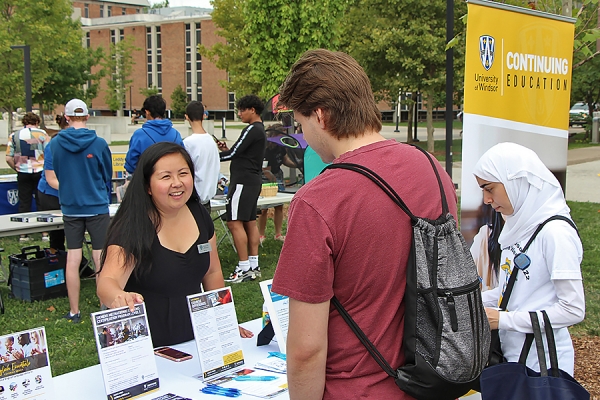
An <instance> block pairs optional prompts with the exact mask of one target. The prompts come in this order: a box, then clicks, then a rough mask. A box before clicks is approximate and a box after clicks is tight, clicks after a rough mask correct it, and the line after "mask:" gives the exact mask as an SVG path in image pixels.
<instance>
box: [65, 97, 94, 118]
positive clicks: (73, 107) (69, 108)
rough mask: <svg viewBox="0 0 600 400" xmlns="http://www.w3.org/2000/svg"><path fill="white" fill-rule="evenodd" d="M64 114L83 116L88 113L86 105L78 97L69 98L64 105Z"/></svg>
mask: <svg viewBox="0 0 600 400" xmlns="http://www.w3.org/2000/svg"><path fill="white" fill-rule="evenodd" d="M65 115H66V116H67V117H85V116H86V115H88V108H87V105H86V104H85V102H83V101H82V100H79V99H73V100H69V102H68V103H67V104H66V105H65Z"/></svg>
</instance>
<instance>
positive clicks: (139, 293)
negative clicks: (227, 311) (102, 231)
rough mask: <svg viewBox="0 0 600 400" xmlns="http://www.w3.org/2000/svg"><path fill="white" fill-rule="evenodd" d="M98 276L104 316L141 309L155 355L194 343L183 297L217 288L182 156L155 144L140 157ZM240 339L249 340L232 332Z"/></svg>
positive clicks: (204, 215) (213, 254)
mask: <svg viewBox="0 0 600 400" xmlns="http://www.w3.org/2000/svg"><path fill="white" fill-rule="evenodd" d="M101 264H102V266H101V269H100V272H99V273H98V289H97V291H98V297H99V298H100V300H101V301H102V303H103V304H106V305H108V306H109V307H110V308H116V307H123V306H129V307H130V308H131V309H132V310H133V307H134V304H136V303H141V302H142V301H145V302H146V312H147V315H148V324H149V325H150V331H151V333H152V342H153V344H154V346H155V347H157V346H167V345H172V344H176V343H181V342H184V341H188V340H191V339H193V338H194V334H193V329H192V324H191V321H190V317H189V313H188V307H187V303H186V296H187V295H190V294H195V293H198V292H201V291H202V289H201V287H200V285H201V284H202V287H203V288H204V289H205V290H213V289H218V288H222V287H223V286H224V281H223V273H222V272H221V262H220V261H219V255H218V254H217V243H216V237H215V233H214V226H213V224H212V220H211V218H210V215H209V214H208V212H207V211H206V209H204V208H203V207H201V206H200V203H199V202H198V194H197V193H196V191H195V190H194V166H193V164H192V160H191V159H190V156H189V155H188V153H187V152H186V151H185V149H184V148H183V147H181V146H179V145H177V144H173V143H167V142H162V143H157V144H154V145H152V146H150V147H149V148H148V149H147V150H146V151H145V152H144V153H143V154H142V156H141V157H140V161H139V164H138V168H137V172H136V173H135V174H134V175H133V179H132V180H131V183H130V184H129V188H128V190H127V192H126V194H125V197H124V199H123V202H122V203H121V206H120V207H119V210H118V211H117V214H116V215H115V217H114V219H113V221H112V223H111V226H110V228H109V231H108V233H107V240H106V245H105V248H104V250H103V251H102V263H101ZM240 334H241V335H242V337H251V336H252V333H251V332H249V331H246V330H245V329H242V328H240Z"/></svg>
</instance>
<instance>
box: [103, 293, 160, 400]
mask: <svg viewBox="0 0 600 400" xmlns="http://www.w3.org/2000/svg"><path fill="white" fill-rule="evenodd" d="M92 324H93V326H94V333H95V336H96V346H97V347H98V356H99V358H100V365H101V367H102V377H103V378H104V388H105V389H106V396H107V398H108V399H109V400H112V399H120V398H132V397H136V396H139V395H142V394H145V393H147V392H151V391H154V390H157V389H158V387H159V382H158V372H157V370H156V361H155V358H154V350H153V347H152V338H151V336H150V329H149V327H148V319H147V317H146V305H145V304H144V303H142V304H136V305H135V310H134V311H133V312H132V311H131V310H129V308H128V307H122V308H115V309H112V310H106V311H99V312H97V313H93V314H92Z"/></svg>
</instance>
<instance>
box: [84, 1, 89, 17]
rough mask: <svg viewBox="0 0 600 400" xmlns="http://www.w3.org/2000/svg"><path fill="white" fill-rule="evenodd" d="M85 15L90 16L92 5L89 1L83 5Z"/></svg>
mask: <svg viewBox="0 0 600 400" xmlns="http://www.w3.org/2000/svg"><path fill="white" fill-rule="evenodd" d="M83 17H84V18H89V17H90V5H89V4H88V3H85V4H84V5H83Z"/></svg>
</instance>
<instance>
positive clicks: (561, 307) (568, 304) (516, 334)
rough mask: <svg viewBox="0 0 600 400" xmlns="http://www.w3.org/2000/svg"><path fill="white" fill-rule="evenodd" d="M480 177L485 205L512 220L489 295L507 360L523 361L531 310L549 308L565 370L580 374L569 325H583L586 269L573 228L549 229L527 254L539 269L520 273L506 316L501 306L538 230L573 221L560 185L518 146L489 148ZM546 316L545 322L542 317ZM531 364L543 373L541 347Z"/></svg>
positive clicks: (491, 318)
mask: <svg viewBox="0 0 600 400" xmlns="http://www.w3.org/2000/svg"><path fill="white" fill-rule="evenodd" d="M473 173H474V175H475V178H476V179H477V183H478V185H479V187H481V189H482V190H483V201H484V203H486V204H490V205H491V206H492V207H493V208H494V209H495V210H496V211H497V212H500V213H502V215H503V216H504V218H505V220H506V222H505V225H504V228H503V229H502V232H501V233H500V237H499V238H498V241H499V243H500V246H501V248H502V255H501V261H500V264H501V268H500V276H499V279H498V282H499V285H498V287H497V288H495V289H493V290H488V291H486V292H483V293H482V296H483V302H484V305H485V306H486V313H487V316H488V320H489V322H490V326H491V327H492V329H499V330H500V341H501V343H502V351H503V352H504V357H506V359H507V360H508V361H509V362H517V361H518V359H519V355H520V353H521V348H522V347H523V342H524V341H525V334H526V333H531V332H532V327H531V321H530V318H529V311H541V310H546V312H547V314H548V317H549V319H550V322H551V323H552V327H553V328H554V335H555V337H556V349H557V352H558V360H559V367H560V369H562V370H563V371H565V372H568V373H569V374H571V375H573V369H574V350H573V344H572V342H571V336H570V335H569V331H568V330H567V327H568V326H570V325H574V324H576V323H578V322H581V321H582V320H583V317H584V315H585V300H584V294H583V283H582V278H581V268H580V264H581V259H582V258H583V248H582V245H581V240H580V239H579V236H578V234H577V232H576V231H575V229H573V227H571V226H570V225H569V224H568V223H567V222H565V221H561V220H553V221H551V222H549V223H547V224H546V225H545V226H544V228H543V229H542V230H541V231H540V233H539V234H538V236H537V237H536V238H535V239H534V240H533V242H532V244H531V246H530V247H529V249H528V250H527V256H528V257H529V259H530V260H531V264H530V265H529V267H527V268H526V269H525V270H524V271H523V272H522V273H519V275H517V281H516V282H515V285H514V288H513V291H512V294H511V295H510V298H509V301H508V306H507V308H506V311H503V312H500V311H498V308H497V307H498V306H499V304H500V302H501V300H502V294H503V293H504V290H505V289H506V285H507V283H508V280H509V277H510V274H511V272H512V271H513V266H514V262H513V259H514V257H515V256H516V255H517V254H519V253H521V252H522V249H523V247H524V246H525V245H526V244H527V242H528V241H529V238H530V237H531V236H532V234H533V232H534V231H535V229H536V228H537V227H538V225H540V224H541V223H542V222H544V221H545V220H546V219H548V218H549V217H552V216H554V215H562V216H565V217H567V218H571V217H570V214H569V207H568V206H567V203H566V201H565V197H564V194H563V192H562V189H561V187H560V184H559V182H558V180H557V179H556V178H555V177H554V175H553V174H552V173H551V172H550V171H549V170H548V168H546V166H544V164H543V163H542V161H541V160H540V159H539V158H538V156H537V154H535V152H533V151H532V150H530V149H528V148H526V147H523V146H520V145H517V144H514V143H500V144H497V145H496V146H494V147H492V148H491V149H489V150H488V151H487V152H486V153H485V154H484V155H483V156H482V157H481V158H480V159H479V161H478V162H477V164H476V165H475V169H474V172H473ZM538 317H539V319H540V321H541V323H542V322H543V321H542V318H541V314H539V313H538ZM542 326H543V325H542ZM546 358H548V355H546ZM548 365H550V363H549V361H548ZM527 366H528V367H529V368H531V369H533V370H535V371H538V372H539V370H540V368H539V365H538V360H537V353H536V351H535V346H533V348H532V350H531V351H530V352H529V357H528V358H527Z"/></svg>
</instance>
